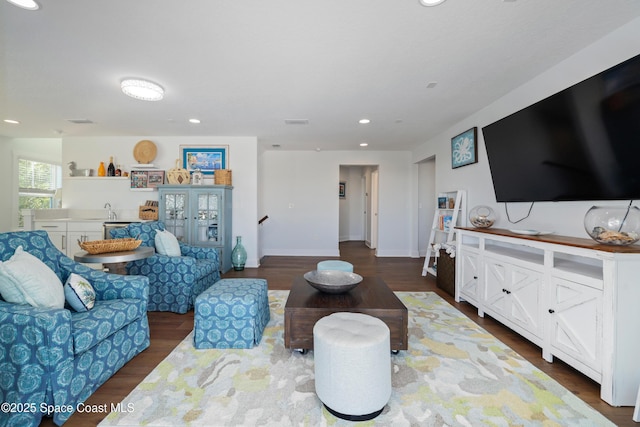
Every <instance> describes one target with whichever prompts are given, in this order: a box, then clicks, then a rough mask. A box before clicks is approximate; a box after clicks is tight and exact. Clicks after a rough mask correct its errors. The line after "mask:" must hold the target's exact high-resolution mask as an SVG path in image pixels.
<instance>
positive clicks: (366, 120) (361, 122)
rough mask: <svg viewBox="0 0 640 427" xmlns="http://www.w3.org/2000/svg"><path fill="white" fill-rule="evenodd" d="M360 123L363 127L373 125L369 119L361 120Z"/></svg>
mask: <svg viewBox="0 0 640 427" xmlns="http://www.w3.org/2000/svg"><path fill="white" fill-rule="evenodd" d="M358 123H360V124H361V125H367V124H369V123H371V120H369V119H360V120H358Z"/></svg>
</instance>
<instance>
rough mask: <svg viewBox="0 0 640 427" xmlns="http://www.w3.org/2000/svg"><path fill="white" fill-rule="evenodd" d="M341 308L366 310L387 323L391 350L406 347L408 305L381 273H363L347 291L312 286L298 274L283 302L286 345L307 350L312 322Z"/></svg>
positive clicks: (353, 310)
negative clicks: (332, 290)
mask: <svg viewBox="0 0 640 427" xmlns="http://www.w3.org/2000/svg"><path fill="white" fill-rule="evenodd" d="M339 311H349V312H354V313H364V314H368V315H370V316H374V317H377V318H378V319H380V320H382V321H383V322H384V323H386V324H387V326H388V327H389V330H390V332H391V350H393V351H398V350H406V349H407V348H408V347H407V343H408V339H409V337H408V335H409V332H408V327H407V322H408V313H407V307H405V305H404V304H403V303H402V301H400V299H398V297H397V296H396V295H395V294H394V293H393V292H392V291H391V289H389V287H388V286H387V284H386V283H384V281H383V280H382V279H380V278H379V277H364V278H363V280H362V282H361V283H360V284H359V285H358V286H356V287H355V288H354V289H352V290H351V291H349V292H347V293H344V294H327V293H323V292H320V291H318V290H316V289H315V288H313V287H312V286H311V285H309V283H307V281H306V280H305V279H304V277H302V276H300V277H296V278H295V279H294V281H293V285H292V286H291V291H290V292H289V298H288V299H287V303H286V304H285V306H284V345H285V347H287V348H290V349H295V350H299V351H301V352H303V353H304V352H306V350H311V349H313V326H314V325H315V324H316V322H317V321H318V320H320V319H321V318H322V317H325V316H328V315H330V314H332V313H336V312H339Z"/></svg>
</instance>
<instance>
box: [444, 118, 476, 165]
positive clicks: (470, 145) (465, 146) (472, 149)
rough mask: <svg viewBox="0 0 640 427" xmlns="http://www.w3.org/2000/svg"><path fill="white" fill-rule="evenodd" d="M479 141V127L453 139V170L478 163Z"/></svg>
mask: <svg viewBox="0 0 640 427" xmlns="http://www.w3.org/2000/svg"><path fill="white" fill-rule="evenodd" d="M477 140H478V128H477V127H473V128H471V129H469V130H467V131H464V132H462V133H461V134H460V135H456V136H454V137H453V138H451V169H455V168H459V167H461V166H466V165H470V164H472V163H477V162H478V144H477Z"/></svg>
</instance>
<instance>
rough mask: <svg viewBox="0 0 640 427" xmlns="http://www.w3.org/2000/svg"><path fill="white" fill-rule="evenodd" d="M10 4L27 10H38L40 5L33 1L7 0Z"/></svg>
mask: <svg viewBox="0 0 640 427" xmlns="http://www.w3.org/2000/svg"><path fill="white" fill-rule="evenodd" d="M7 1H8V2H9V3H11V4H13V5H15V6H18V7H21V8H23V9H27V10H38V9H40V5H39V4H38V3H36V2H35V1H33V0H7Z"/></svg>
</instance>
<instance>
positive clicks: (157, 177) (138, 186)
mask: <svg viewBox="0 0 640 427" xmlns="http://www.w3.org/2000/svg"><path fill="white" fill-rule="evenodd" d="M129 176H130V179H131V188H132V189H135V190H155V189H156V188H158V186H159V185H162V184H164V171H163V170H157V169H154V170H132V171H131V174H130V175H129Z"/></svg>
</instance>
